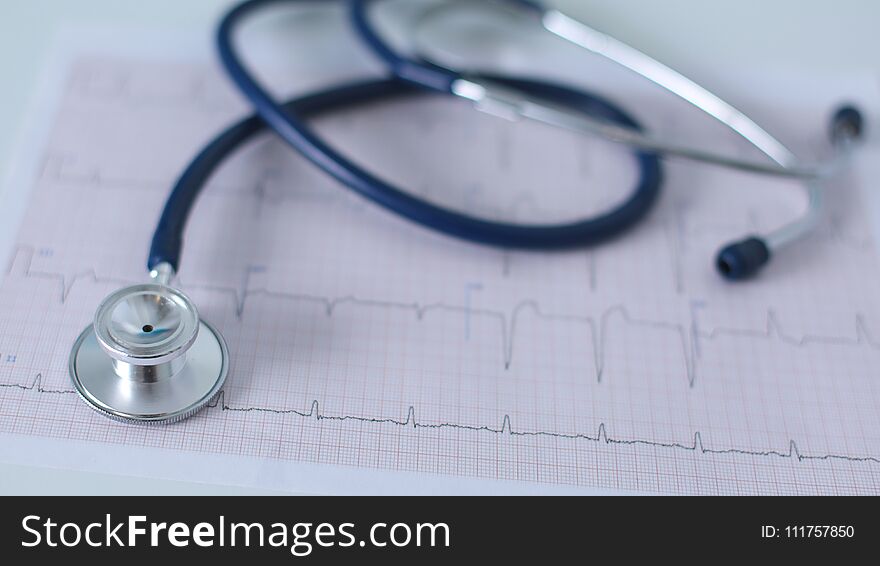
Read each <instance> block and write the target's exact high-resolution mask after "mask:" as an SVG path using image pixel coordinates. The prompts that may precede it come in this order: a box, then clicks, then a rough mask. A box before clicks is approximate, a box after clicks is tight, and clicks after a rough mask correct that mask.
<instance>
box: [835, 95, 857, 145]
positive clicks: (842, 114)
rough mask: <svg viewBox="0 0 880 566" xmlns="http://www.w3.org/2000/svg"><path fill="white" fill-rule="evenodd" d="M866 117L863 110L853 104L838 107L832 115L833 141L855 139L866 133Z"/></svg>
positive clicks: (836, 142)
mask: <svg viewBox="0 0 880 566" xmlns="http://www.w3.org/2000/svg"><path fill="white" fill-rule="evenodd" d="M864 130H865V119H864V117H863V116H862V112H861V111H860V110H859V109H858V108H856V107H855V106H852V105H849V104H847V105H844V106H841V107H840V108H838V109H837V110H836V111H835V112H834V114H833V115H832V117H831V142H832V143H833V144H838V143H840V142H841V141H855V140H858V139H860V138H861V137H862V136H863V135H864V133H865V132H864Z"/></svg>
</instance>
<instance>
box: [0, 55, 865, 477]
mask: <svg viewBox="0 0 880 566" xmlns="http://www.w3.org/2000/svg"><path fill="white" fill-rule="evenodd" d="M345 45H347V46H348V47H347V48H346V49H351V50H352V52H353V51H354V49H355V48H354V47H353V45H349V44H348V43H346V44H345ZM321 49H325V50H326V51H327V53H328V54H329V53H331V52H333V53H337V54H338V52H339V50H340V49H342V48H340V47H339V46H338V45H336V44H334V43H332V42H326V45H323V46H322V47H321ZM315 50H318V51H317V54H316V55H313V56H312V57H311V58H304V57H301V56H296V55H295V54H294V55H291V61H288V62H287V64H289V65H292V68H291V69H288V70H287V71H286V72H285V75H284V76H285V77H286V78H285V79H284V80H286V81H287V82H286V83H284V84H286V85H288V87H289V88H288V89H287V90H286V92H297V91H302V90H304V89H307V88H311V87H313V86H315V85H316V84H328V83H327V80H326V77H324V78H321V79H320V80H319V79H318V78H308V79H303V80H297V78H298V77H312V76H313V75H314V76H317V69H318V68H319V67H320V65H319V64H318V63H319V62H318V61H317V58H318V57H319V56H324V55H326V56H328V57H329V56H330V55H327V54H324V55H322V53H323V52H321V51H320V50H319V48H318V47H316V48H315ZM343 51H344V50H343ZM291 53H295V52H293V51H292V52H291ZM368 60H369V58H368V57H366V56H363V57H360V58H354V60H353V61H347V62H346V65H347V66H341V67H339V68H338V69H339V74H340V75H341V76H355V75H357V74H360V75H363V72H362V71H361V69H365V68H367V69H375V65H373V66H372V67H371V66H370V63H369V62H367V61H368ZM309 73H312V74H311V75H310V74H309ZM602 76H605V75H602ZM607 76H608V77H609V78H608V80H603V81H601V82H599V84H598V86H599V87H600V88H599V90H600V91H601V92H603V93H605V94H608V95H614V94H616V99H618V100H620V101H621V103H622V104H624V105H626V107H627V108H628V109H630V110H631V111H632V112H633V113H634V114H635V115H636V116H638V117H639V119H641V120H643V121H644V122H646V123H647V124H648V125H649V126H650V127H651V128H652V130H653V131H655V132H658V133H660V134H664V135H674V136H677V135H681V136H683V137H686V136H688V135H693V136H696V139H706V140H708V142H707V143H714V144H715V145H716V147H718V148H720V149H724V150H728V151H736V152H740V153H741V154H743V155H745V154H747V149H746V148H744V147H743V146H742V144H740V143H739V142H737V141H736V140H732V139H731V136H729V135H727V134H726V133H724V131H723V130H722V129H719V128H718V127H717V126H716V125H714V124H712V123H711V121H710V120H707V119H703V118H701V117H700V116H698V115H695V114H694V113H688V112H687V108H685V107H683V106H682V105H681V104H679V103H678V102H676V101H674V100H669V99H668V98H664V97H662V96H661V97H659V98H658V97H657V93H656V92H655V91H653V90H650V89H649V88H648V87H645V86H644V85H642V84H641V83H639V82H637V81H632V80H630V78H629V77H627V76H626V75H625V74H614V73H610V74H608V75H607ZM753 80H759V79H757V78H756V79H753ZM760 80H761V81H762V84H763V85H764V89H763V91H762V92H755V91H754V89H748V88H746V87H745V86H744V85H742V84H740V87H739V89H735V88H734V89H733V90H732V91H731V92H734V93H736V95H737V96H738V97H739V98H736V102H737V104H740V105H741V106H742V107H743V108H744V109H746V110H749V111H751V112H753V114H755V116H756V117H757V118H758V119H759V120H760V121H762V123H766V124H768V128H770V129H771V130H773V131H774V132H779V133H780V135H781V136H782V137H783V138H784V139H785V140H786V141H789V142H791V143H792V145H793V146H794V149H795V150H797V151H799V152H801V153H806V154H808V155H813V154H818V153H820V152H821V148H822V146H823V138H822V136H823V135H824V120H825V117H826V115H827V112H828V110H829V108H831V106H832V105H833V104H834V103H835V102H836V101H838V100H839V99H840V98H841V97H850V99H857V100H860V101H862V102H863V103H864V104H866V105H868V106H869V107H870V108H874V107H875V106H876V103H877V100H878V99H877V98H872V97H874V96H876V85H875V84H873V83H871V82H870V81H862V80H855V79H854V80H850V81H828V82H827V83H832V84H831V85H830V86H828V84H827V83H822V85H824V86H822V85H819V86H817V85H816V84H814V82H813V81H801V82H798V81H797V80H792V81H788V80H782V79H779V78H777V79H776V80H777V83H772V82H769V83H768V82H764V81H763V79H762V78H761V79H760ZM322 81H323V82H322ZM585 82H586V84H588V85H589V84H591V83H590V81H589V80H587V81H585ZM729 82H730V83H732V84H738V83H736V81H732V80H731V81H729ZM279 88H282V90H283V85H281V86H280V87H279ZM871 105H873V106H871ZM245 112H246V106H245V105H244V104H243V103H242V101H241V100H240V99H239V98H238V97H237V95H236V94H235V92H234V91H233V89H232V88H231V87H230V86H229V85H228V83H227V81H226V79H225V78H224V77H223V76H222V73H221V72H220V71H219V70H218V69H217V68H216V66H215V65H213V64H211V63H200V62H181V61H175V60H169V59H168V58H159V57H157V58H143V57H139V58H131V57H126V56H118V55H107V54H104V55H101V54H98V55H95V54H92V55H89V56H83V57H77V58H74V60H73V62H72V64H71V65H69V67H68V68H67V69H66V72H65V79H64V81H63V87H62V88H61V90H60V93H59V104H58V107H57V109H55V111H54V113H53V116H54V117H53V118H52V126H51V130H50V134H49V136H48V139H47V140H46V141H45V143H44V144H43V145H41V146H40V147H38V148H35V151H36V152H37V154H38V155H39V157H40V160H39V167H37V169H36V171H34V176H33V181H32V183H31V184H30V185H29V186H27V187H17V188H16V190H25V189H27V190H29V191H30V197H29V202H28V205H27V209H26V212H25V214H24V216H23V219H22V221H21V224H20V228H19V231H18V234H17V236H16V238H15V241H14V244H13V245H12V247H11V252H10V261H9V265H8V272H7V273H6V275H5V277H4V279H3V282H2V285H0V431H2V432H4V433H9V434H14V435H17V436H25V437H29V438H34V441H35V442H36V439H38V438H54V439H62V440H70V441H74V440H76V441H88V442H91V443H97V444H98V445H100V446H102V447H103V448H102V450H109V451H112V450H114V449H116V448H117V447H121V446H127V447H131V446H135V447H143V448H145V449H165V450H161V451H157V459H158V460H157V461H158V462H166V463H167V462H168V461H169V460H168V459H169V458H172V457H171V456H169V454H174V453H175V452H177V453H187V454H196V455H199V454H201V455H205V456H206V457H207V455H214V456H216V455H228V456H230V457H232V456H236V457H244V458H249V459H255V460H262V461H266V460H273V461H274V460H277V461H289V462H306V463H315V464H322V465H337V466H343V467H346V468H348V469H350V470H351V471H352V474H353V477H357V471H358V470H361V469H367V468H372V469H378V470H389V471H390V470H397V471H409V472H414V473H416V474H431V475H428V476H425V477H426V479H425V481H426V482H428V483H430V481H431V480H430V477H433V475H434V474H440V475H446V476H459V477H476V478H484V479H501V480H515V481H518V482H538V483H544V484H566V485H572V486H585V487H598V488H613V489H623V490H640V491H656V492H671V493H693V494H714V493H724V494H757V493H772V494H777V493H779V494H794V493H798V494H811V493H833V494H842V493H871V494H877V493H880V489H878V482H880V410H878V409H880V374H878V367H880V289H878V281H880V278H878V275H880V273H878V262H877V258H876V250H875V246H874V243H873V238H872V236H871V227H870V224H869V223H868V222H867V219H866V214H865V212H864V210H865V208H866V206H867V205H866V204H865V201H864V199H863V198H862V196H861V191H860V189H861V188H864V185H865V182H866V181H865V180H866V179H867V177H868V174H869V173H870V171H872V169H871V168H872V167H873V168H874V169H876V167H875V166H873V164H872V161H871V160H870V159H861V160H860V161H858V162H857V163H856V166H855V167H854V168H853V169H851V170H850V172H848V173H846V174H845V175H843V176H842V177H840V178H839V179H837V180H835V181H834V182H833V183H831V185H830V186H829V189H828V195H829V197H828V204H829V207H828V210H827V214H826V216H825V217H824V218H823V221H822V225H821V227H820V229H819V230H818V231H817V233H816V234H815V235H813V236H811V237H810V238H809V240H808V241H806V242H803V243H802V244H799V245H797V246H796V247H794V248H792V249H791V250H789V251H788V252H787V253H785V254H781V255H779V257H778V258H775V259H774V261H773V262H772V264H771V265H769V266H768V267H767V269H766V271H765V272H763V273H762V274H761V276H760V277H759V278H758V279H757V280H755V281H751V282H748V283H743V284H736V285H731V284H728V283H725V282H723V281H721V280H720V279H719V278H718V276H717V275H716V274H715V273H714V271H713V267H712V258H713V256H714V253H715V251H716V250H717V249H718V248H719V247H720V246H721V245H722V244H724V243H726V242H728V241H729V240H731V239H733V238H736V237H740V236H743V235H745V234H747V233H750V232H755V231H760V230H766V229H768V228H772V227H774V226H777V225H779V224H780V223H782V222H784V221H785V219H787V218H791V217H792V216H793V215H795V214H797V213H799V212H800V211H801V210H802V209H803V206H804V203H803V199H802V196H801V194H800V193H799V191H798V190H797V187H796V186H795V185H792V184H788V183H784V182H780V181H776V180H772V179H771V180H768V179H762V178H756V177H753V176H750V175H746V174H737V173H731V172H727V171H719V170H714V169H711V168H708V167H703V166H694V165H690V164H686V163H670V164H667V165H666V184H665V187H664V193H663V195H662V197H661V199H660V201H659V203H658V205H657V207H656V210H654V211H653V212H652V213H651V214H650V215H649V216H648V218H647V219H646V220H645V221H644V223H643V224H641V225H640V226H638V227H637V228H635V229H634V230H632V231H631V232H630V233H628V234H626V235H624V236H622V237H620V238H618V239H616V240H615V241H613V242H611V243H608V244H606V245H603V246H601V247H597V248H595V249H578V250H570V251H565V252H558V253H534V252H521V251H515V250H499V249H492V248H488V247H483V246H479V245H473V244H468V243H464V242H460V241H456V240H453V239H450V238H447V237H444V236H442V235H438V234H435V233H432V232H429V231H427V230H425V229H423V228H420V227H417V226H413V225H411V224H410V223H408V222H406V221H404V220H402V219H399V218H397V217H395V216H393V215H391V214H390V213H388V212H385V211H383V210H380V209H378V208H377V207H375V206H373V205H372V204H369V203H366V202H365V201H363V200H362V199H360V198H358V197H356V196H353V195H352V194H350V193H349V192H347V191H346V190H345V189H343V188H342V187H340V186H339V185H337V184H336V183H335V182H333V181H332V180H330V179H328V178H327V177H326V176H325V175H323V174H321V173H319V172H317V171H316V170H315V169H314V167H313V166H311V165H310V164H309V163H307V162H306V161H304V160H303V159H302V158H300V157H298V156H296V155H294V154H293V153H292V152H291V151H290V150H289V149H287V148H286V147H285V146H283V145H282V144H281V143H280V142H278V141H276V140H275V139H274V138H272V137H271V136H263V137H262V138H260V139H259V140H257V141H256V142H255V143H253V144H251V145H249V146H248V147H247V148H246V149H245V150H243V151H242V152H240V153H239V154H237V155H236V156H235V157H234V158H233V159H231V160H230V162H229V163H228V164H226V165H224V166H223V167H222V169H221V170H220V171H219V172H218V174H217V175H216V176H215V177H214V178H213V179H212V180H211V182H210V184H209V186H208V187H207V188H206V189H205V192H204V195H203V197H202V198H201V199H200V200H199V202H198V204H197V206H196V208H195V211H194V214H193V217H192V220H191V223H190V225H189V227H188V230H187V233H186V244H185V250H184V257H183V264H182V269H181V272H180V285H181V287H182V289H183V290H184V291H185V292H187V293H188V294H190V295H191V296H192V298H193V299H194V300H195V301H196V302H197V304H198V306H199V309H200V312H201V314H202V316H203V317H205V318H206V319H207V320H209V321H211V322H212V323H214V324H215V325H216V326H218V327H219V329H220V330H221V331H222V332H223V334H224V335H225V337H226V340H227V341H228V344H229V349H230V354H231V370H230V374H229V378H228V381H227V384H226V386H225V387H224V389H223V391H222V393H221V395H220V396H219V398H218V399H217V400H216V402H215V403H214V404H213V405H212V406H211V407H209V408H207V409H206V410H204V411H203V412H201V413H199V414H198V415H197V416H195V417H193V418H191V419H189V420H186V421H184V422H181V423H178V424H174V425H169V426H161V427H139V426H133V425H125V424H119V423H116V422H111V421H109V420H107V419H105V418H104V417H102V416H100V415H97V414H94V413H93V412H92V411H91V410H90V409H89V408H88V407H86V406H85V405H84V404H83V403H82V402H81V401H80V400H79V399H78V398H77V396H76V394H75V393H74V392H73V390H72V386H71V383H70V379H69V377H68V371H67V362H68V354H69V348H70V346H71V344H72V343H73V341H74V339H75V337H76V336H77V334H78V333H79V332H81V331H82V329H83V328H84V327H85V326H86V325H87V324H89V323H90V321H91V319H92V316H93V313H94V310H95V307H96V305H97V304H98V303H99V302H100V300H101V299H102V297H104V296H105V295H106V294H107V293H109V292H110V291H111V290H113V289H115V288H117V287H119V286H121V285H127V284H131V283H135V282H139V281H143V280H144V279H145V277H146V274H145V272H144V262H145V257H146V252H147V247H148V242H149V238H150V233H151V230H152V229H153V226H154V224H155V221H156V218H157V217H158V214H159V211H160V208H161V206H162V204H163V199H164V197H165V196H166V194H167V192H168V190H169V187H170V186H171V184H172V183H173V181H174V179H175V177H176V175H177V174H179V172H180V171H181V170H182V168H183V167H184V166H185V164H186V162H187V160H188V159H189V158H190V157H191V156H192V155H193V154H194V152H195V151H196V150H197V149H198V148H199V147H200V146H201V145H202V144H203V143H205V142H206V141H207V140H208V139H210V137H211V136H212V135H214V134H215V133H217V132H218V131H219V130H220V129H221V128H222V127H223V126H224V125H225V124H228V123H229V122H230V121H231V120H232V119H234V118H236V117H240V116H242V115H244V113H245ZM682 117H684V118H682ZM316 123H317V127H319V128H320V130H321V131H322V132H324V133H325V134H326V135H327V136H328V137H329V138H331V139H332V140H334V143H337V144H339V145H340V146H341V147H342V148H343V149H344V150H345V151H346V152H348V153H349V154H351V155H352V156H355V157H356V158H357V159H358V160H359V161H360V162H361V163H363V164H365V165H366V166H368V167H369V168H370V169H371V170H374V171H375V172H377V173H380V174H383V175H385V176H386V177H389V178H391V179H394V180H396V181H398V182H401V183H404V184H405V186H407V187H409V188H410V189H411V190H413V191H414V192H417V193H419V194H421V195H423V196H425V197H427V198H431V199H433V200H435V201H437V202H440V203H444V204H447V205H450V206H458V207H460V208H464V209H467V210H472V211H479V212H480V213H482V214H487V215H490V216H493V217H497V218H506V219H513V220H518V221H522V222H534V221H541V220H543V221H547V220H549V221H558V220H565V219H571V218H573V217H576V216H578V215H579V214H582V213H585V212H586V213H588V212H590V211H595V210H597V209H599V208H601V207H603V206H607V205H608V204H609V203H611V202H613V201H614V200H615V199H618V198H620V197H621V195H623V194H625V192H626V189H627V187H629V186H630V185H631V184H632V183H633V182H634V181H635V172H634V171H633V167H632V161H631V158H630V157H629V156H628V155H627V154H626V152H625V151H623V150H621V149H620V148H616V147H613V146H609V145H605V144H603V143H601V142H597V141H595V140H587V139H581V138H578V137H577V136H575V135H573V134H568V133H565V132H558V131H555V130H552V129H550V128H545V127H543V126H539V125H535V124H523V123H512V122H507V121H504V120H501V119H498V118H495V117H491V116H486V115H482V114H477V113H476V112H475V111H474V110H472V109H471V108H469V107H468V106H467V105H465V104H458V103H454V102H452V101H449V100H446V99H443V98H438V97H426V98H419V99H407V100H402V101H397V102H393V103H380V104H375V105H371V106H370V107H369V108H362V109H352V110H351V111H345V112H340V113H338V114H334V115H332V116H326V117H322V118H320V119H318V120H317V122H316ZM700 136H703V137H702V138H701V137H700ZM0 438H2V437H0ZM0 442H2V441H0ZM0 446H2V444H0ZM111 453H112V452H111ZM172 459H173V458H172ZM157 467H160V466H157ZM111 471H112V470H111ZM142 472H143V473H148V474H149V473H150V471H149V470H146V471H142ZM230 473H232V472H230Z"/></svg>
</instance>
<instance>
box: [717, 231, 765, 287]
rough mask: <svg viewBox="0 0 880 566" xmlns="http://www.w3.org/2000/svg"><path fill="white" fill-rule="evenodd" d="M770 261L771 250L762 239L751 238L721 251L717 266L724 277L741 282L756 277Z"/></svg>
mask: <svg viewBox="0 0 880 566" xmlns="http://www.w3.org/2000/svg"><path fill="white" fill-rule="evenodd" d="M768 261H770V248H769V247H768V246H767V243H766V242H764V240H762V239H761V238H757V237H750V238H746V239H745V240H742V241H740V242H734V243H732V244H729V245H727V246H725V247H723V248H722V249H721V251H720V252H718V256H717V257H716V260H715V266H716V268H717V269H718V273H720V274H721V276H722V277H724V278H725V279H728V280H730V281H740V280H742V279H748V278H750V277H752V276H753V275H755V274H756V273H757V272H758V271H759V270H760V269H761V268H762V267H763V266H764V264H766V263H767V262H768Z"/></svg>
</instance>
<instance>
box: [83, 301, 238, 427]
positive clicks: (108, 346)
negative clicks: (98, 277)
mask: <svg viewBox="0 0 880 566" xmlns="http://www.w3.org/2000/svg"><path fill="white" fill-rule="evenodd" d="M227 360H228V351H227V348H226V344H225V342H224V341H223V338H222V336H221V335H220V333H219V332H217V330H216V329H214V327H212V326H211V325H210V324H208V323H207V322H205V321H203V320H200V319H199V317H198V312H197V311H196V309H195V307H194V305H193V304H192V302H191V301H190V300H189V298H187V297H186V295H184V294H183V293H181V292H180V291H178V290H176V289H173V288H171V287H168V286H165V285H159V284H143V285H134V286H131V287H126V288H124V289H120V290H119V291H116V292H114V293H113V294H111V295H110V296H109V297H107V299H105V300H104V301H103V302H102V303H101V306H100V307H99V308H98V311H97V313H96V315H95V322H94V323H93V324H92V325H90V326H88V327H87V328H86V329H85V330H84V331H83V332H82V333H81V334H80V336H79V338H77V340H76V343H75V344H74V347H73V350H72V351H71V354H70V360H69V370H70V377H71V380H72V381H73V384H74V387H75V388H76V391H77V393H79V395H80V397H82V399H83V400H84V401H85V402H86V403H87V404H88V405H89V406H90V407H92V408H93V409H95V410H97V411H98V412H100V413H101V414H103V415H105V416H108V417H110V418H113V419H116V420H120V421H126V422H133V423H167V422H174V421H177V420H181V419H184V418H186V417H188V416H190V415H192V414H194V413H195V412H197V411H198V410H199V409H201V408H203V407H204V406H205V405H207V404H208V403H210V402H211V400H213V399H214V398H215V397H216V395H217V393H218V392H219V391H220V388H221V387H222V386H223V384H224V382H225V380H226V374H227V371H228V362H227Z"/></svg>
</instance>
